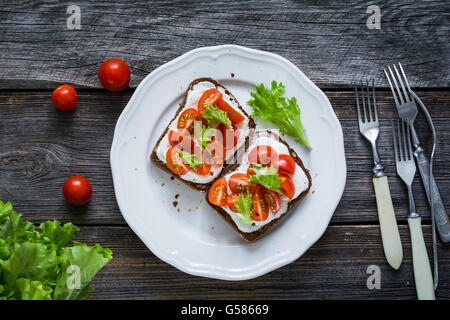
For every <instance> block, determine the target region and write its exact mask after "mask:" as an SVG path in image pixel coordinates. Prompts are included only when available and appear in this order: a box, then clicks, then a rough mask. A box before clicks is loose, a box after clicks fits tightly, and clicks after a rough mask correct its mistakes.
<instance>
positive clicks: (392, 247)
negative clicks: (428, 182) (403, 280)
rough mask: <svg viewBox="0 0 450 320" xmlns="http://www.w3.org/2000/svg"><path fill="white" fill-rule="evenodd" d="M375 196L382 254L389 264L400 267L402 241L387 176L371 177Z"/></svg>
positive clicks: (396, 267) (395, 267)
mask: <svg viewBox="0 0 450 320" xmlns="http://www.w3.org/2000/svg"><path fill="white" fill-rule="evenodd" d="M372 181H373V186H374V188H375V196H376V198H377V208H378V219H379V221H380V231H381V240H382V242H383V249H384V254H385V256H386V260H387V261H388V263H389V265H390V266H391V267H392V268H394V269H396V270H397V269H398V268H400V265H401V264H402V260H403V249H402V242H401V240H400V233H399V232H398V226H397V220H396V219H395V212H394V206H393V205H392V199H391V192H390V190H389V183H388V179H387V176H382V177H374V178H373V179H372Z"/></svg>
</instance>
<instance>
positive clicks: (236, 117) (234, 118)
mask: <svg viewBox="0 0 450 320" xmlns="http://www.w3.org/2000/svg"><path fill="white" fill-rule="evenodd" d="M217 107H219V109H220V110H223V111H225V113H226V114H227V116H228V118H229V119H230V120H231V122H232V123H233V124H238V123H241V122H242V121H244V120H245V117H244V116H243V115H242V114H241V113H240V112H239V111H236V110H235V109H234V108H233V107H232V106H230V105H229V104H228V103H227V102H226V101H225V100H223V99H220V100H219V102H218V103H217Z"/></svg>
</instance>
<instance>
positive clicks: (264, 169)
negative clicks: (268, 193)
mask: <svg viewBox="0 0 450 320" xmlns="http://www.w3.org/2000/svg"><path fill="white" fill-rule="evenodd" d="M252 169H253V171H254V172H255V174H254V175H250V177H249V178H248V181H252V182H256V183H259V184H260V185H262V186H263V187H265V188H267V189H269V190H272V191H275V192H278V193H282V190H281V182H283V180H284V178H280V177H278V172H277V169H275V168H274V167H273V166H272V165H270V166H263V165H261V164H259V163H252Z"/></svg>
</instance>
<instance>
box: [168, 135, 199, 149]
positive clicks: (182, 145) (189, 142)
mask: <svg viewBox="0 0 450 320" xmlns="http://www.w3.org/2000/svg"><path fill="white" fill-rule="evenodd" d="M167 138H168V139H169V144H170V145H171V146H172V147H177V148H178V149H180V150H182V151H186V152H189V153H194V152H195V151H196V145H195V142H194V139H192V136H191V135H190V133H189V131H187V130H184V129H183V130H181V131H175V130H170V131H169V134H168V136H167Z"/></svg>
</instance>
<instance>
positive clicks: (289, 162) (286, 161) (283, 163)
mask: <svg viewBox="0 0 450 320" xmlns="http://www.w3.org/2000/svg"><path fill="white" fill-rule="evenodd" d="M274 167H275V168H276V169H277V170H278V172H279V173H285V174H294V172H295V160H294V158H292V157H291V156H290V155H288V154H280V155H279V156H278V162H277V163H274Z"/></svg>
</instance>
